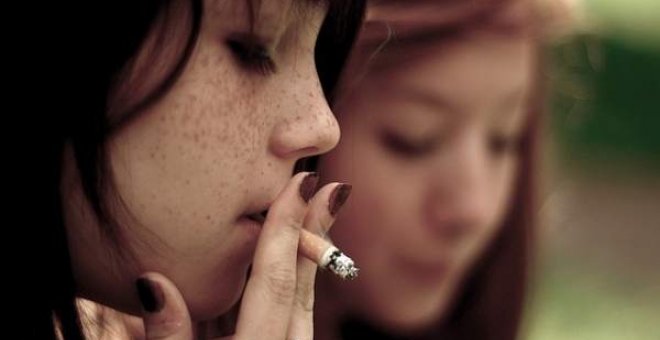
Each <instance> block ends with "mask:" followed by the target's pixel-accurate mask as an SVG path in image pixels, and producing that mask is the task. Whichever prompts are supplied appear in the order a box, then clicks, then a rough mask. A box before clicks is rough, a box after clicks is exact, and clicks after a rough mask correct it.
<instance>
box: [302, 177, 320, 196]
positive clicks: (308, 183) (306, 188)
mask: <svg viewBox="0 0 660 340" xmlns="http://www.w3.org/2000/svg"><path fill="white" fill-rule="evenodd" d="M318 182H319V175H318V174H317V173H315V172H310V173H309V174H308V175H307V176H305V178H304V179H303V180H302V183H300V197H302V199H303V201H305V203H307V202H309V200H310V198H312V196H314V193H315V192H316V185H317V184H318Z"/></svg>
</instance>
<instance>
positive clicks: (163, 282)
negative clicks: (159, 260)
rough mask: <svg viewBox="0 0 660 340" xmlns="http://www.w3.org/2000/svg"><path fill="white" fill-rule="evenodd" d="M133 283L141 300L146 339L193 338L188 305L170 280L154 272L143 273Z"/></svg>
mask: <svg viewBox="0 0 660 340" xmlns="http://www.w3.org/2000/svg"><path fill="white" fill-rule="evenodd" d="M135 285H136V288H137V292H138V296H139V298H140V302H141V303H142V318H143V321H144V331H145V335H146V340H191V339H193V331H192V323H191V321H190V315H189V314H188V308H187V307H186V303H185V301H184V300H183V297H182V296H181V293H179V290H178V289H177V288H176V286H175V285H174V284H173V283H172V282H171V281H170V280H168V279H167V278H165V276H163V275H161V274H158V273H146V274H143V275H142V276H140V278H138V279H137V280H136V281H135Z"/></svg>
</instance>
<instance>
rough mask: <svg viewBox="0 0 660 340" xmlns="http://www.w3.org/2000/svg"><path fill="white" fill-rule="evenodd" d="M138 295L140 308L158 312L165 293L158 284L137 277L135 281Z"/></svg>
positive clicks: (161, 306)
mask: <svg viewBox="0 0 660 340" xmlns="http://www.w3.org/2000/svg"><path fill="white" fill-rule="evenodd" d="M135 286H136V288H137V293H138V296H139V297H140V303H142V308H144V310H145V311H147V312H149V313H156V312H159V311H160V310H161V309H162V308H163V304H164V302H165V295H163V290H162V289H161V288H160V286H159V285H158V284H157V283H156V282H154V281H152V280H149V279H146V278H139V279H137V280H136V281H135Z"/></svg>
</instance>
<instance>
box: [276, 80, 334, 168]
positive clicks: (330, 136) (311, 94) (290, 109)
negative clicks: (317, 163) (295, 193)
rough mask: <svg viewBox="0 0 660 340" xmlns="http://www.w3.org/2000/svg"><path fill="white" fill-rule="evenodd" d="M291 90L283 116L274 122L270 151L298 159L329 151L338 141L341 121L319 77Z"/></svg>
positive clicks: (277, 154)
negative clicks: (338, 121) (327, 98)
mask: <svg viewBox="0 0 660 340" xmlns="http://www.w3.org/2000/svg"><path fill="white" fill-rule="evenodd" d="M314 79H315V82H314V83H312V84H307V86H304V87H299V88H298V89H299V90H298V91H295V92H294V93H288V97H290V101H287V102H288V103H290V105H289V104H287V105H284V107H283V109H284V110H285V112H284V113H283V117H282V119H280V120H279V121H278V122H277V123H276V124H275V126H274V128H273V131H272V134H271V136H270V140H269V148H270V151H271V152H272V153H273V154H275V155H276V156H278V157H281V158H292V159H299V158H303V157H309V156H313V155H318V154H322V153H325V152H328V151H330V150H331V149H332V148H334V147H335V146H336V145H337V143H338V142H339V134H340V131H339V124H338V123H337V120H336V119H335V117H334V115H333V114H332V111H331V110H330V107H329V106H328V102H327V101H326V99H325V96H324V95H323V92H322V90H321V86H320V83H319V82H318V78H316V77H314Z"/></svg>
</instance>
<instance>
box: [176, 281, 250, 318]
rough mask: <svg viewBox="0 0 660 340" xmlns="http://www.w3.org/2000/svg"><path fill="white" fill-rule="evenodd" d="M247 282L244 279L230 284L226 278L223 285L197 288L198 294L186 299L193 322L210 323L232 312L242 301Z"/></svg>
mask: <svg viewBox="0 0 660 340" xmlns="http://www.w3.org/2000/svg"><path fill="white" fill-rule="evenodd" d="M245 281H246V278H245V277H243V278H240V279H235V280H233V282H232V283H229V284H228V282H227V278H226V277H225V278H224V280H223V282H221V283H217V284H209V285H206V286H204V287H200V286H197V287H196V288H197V289H196V292H195V293H194V294H191V295H189V296H187V297H186V304H187V305H188V308H189V312H190V317H191V318H192V320H193V321H208V320H212V319H215V318H217V317H219V316H221V315H223V314H225V313H227V312H228V311H230V310H231V308H232V307H234V306H235V305H236V303H238V301H239V300H240V299H241V296H242V295H243V289H244V287H245ZM209 282H212V281H209Z"/></svg>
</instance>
